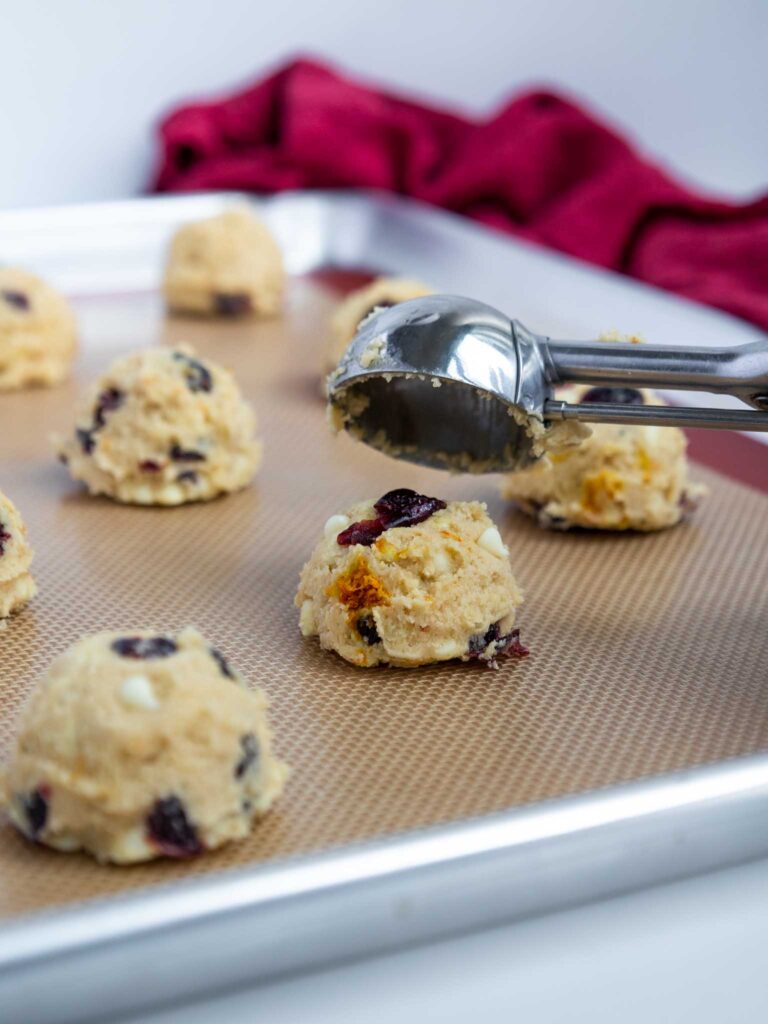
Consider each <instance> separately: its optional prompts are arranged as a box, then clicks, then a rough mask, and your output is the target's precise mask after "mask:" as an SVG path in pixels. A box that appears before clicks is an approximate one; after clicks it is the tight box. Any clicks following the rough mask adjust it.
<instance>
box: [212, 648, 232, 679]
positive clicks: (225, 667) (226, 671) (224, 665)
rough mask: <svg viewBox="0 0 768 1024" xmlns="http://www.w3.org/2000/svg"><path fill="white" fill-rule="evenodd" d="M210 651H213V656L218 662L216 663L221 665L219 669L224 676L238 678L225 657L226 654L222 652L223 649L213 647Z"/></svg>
mask: <svg viewBox="0 0 768 1024" xmlns="http://www.w3.org/2000/svg"><path fill="white" fill-rule="evenodd" d="M210 652H211V657H212V658H213V660H214V661H215V662H216V664H217V665H218V666H219V671H220V672H221V674H222V675H223V676H226V677H227V679H236V678H237V677H236V676H235V673H234V672H233V671H232V669H231V668H230V666H229V662H228V661H227V659H226V658H225V657H224V655H223V654H222V653H221V651H219V650H217V649H216V648H215V647H211V648H210Z"/></svg>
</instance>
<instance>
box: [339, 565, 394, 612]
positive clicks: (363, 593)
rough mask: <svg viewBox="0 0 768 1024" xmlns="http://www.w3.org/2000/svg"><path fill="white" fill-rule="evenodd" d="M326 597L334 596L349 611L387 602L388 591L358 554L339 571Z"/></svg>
mask: <svg viewBox="0 0 768 1024" xmlns="http://www.w3.org/2000/svg"><path fill="white" fill-rule="evenodd" d="M326 593H327V595H328V597H335V598H336V599H337V600H338V601H340V602H341V604H343V605H344V606H345V607H346V608H347V610H348V611H349V612H350V613H354V612H357V611H360V609H361V608H373V607H375V606H376V605H382V604H389V593H388V592H387V590H386V589H385V587H384V586H383V584H382V583H381V581H380V580H378V579H377V578H376V577H375V576H374V575H373V573H372V572H371V567H370V566H369V564H368V561H367V560H366V558H365V556H363V555H358V556H357V557H356V558H355V559H353V561H352V563H351V565H350V566H349V568H348V569H347V570H346V571H345V572H343V573H341V574H340V575H339V576H337V577H336V579H335V580H334V581H333V583H332V584H331V585H330V586H329V587H328V589H327V590H326Z"/></svg>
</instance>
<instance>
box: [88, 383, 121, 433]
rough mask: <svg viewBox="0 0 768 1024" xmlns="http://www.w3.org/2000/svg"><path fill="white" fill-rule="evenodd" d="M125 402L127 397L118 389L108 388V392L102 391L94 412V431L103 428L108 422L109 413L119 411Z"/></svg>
mask: <svg viewBox="0 0 768 1024" xmlns="http://www.w3.org/2000/svg"><path fill="white" fill-rule="evenodd" d="M124 400H125V395H124V394H123V392H122V391H119V390H118V389H117V388H107V389H106V391H102V392H101V394H100V395H99V397H98V398H97V400H96V408H95V409H94V410H93V426H94V430H95V429H98V428H99V427H103V426H104V424H105V423H106V422H107V419H106V416H107V413H108V412H114V410H115V409H119V408H120V406H121V405H122V404H123V402H124Z"/></svg>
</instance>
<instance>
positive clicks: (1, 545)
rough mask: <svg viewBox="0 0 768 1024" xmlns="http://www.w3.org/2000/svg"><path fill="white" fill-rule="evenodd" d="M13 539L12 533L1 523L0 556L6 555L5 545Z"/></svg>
mask: <svg viewBox="0 0 768 1024" xmlns="http://www.w3.org/2000/svg"><path fill="white" fill-rule="evenodd" d="M10 539H11V535H10V533H9V532H8V531H7V530H6V528H5V527H4V526H3V524H2V523H0V556H2V555H4V554H5V545H6V544H7V543H8V541H9V540H10Z"/></svg>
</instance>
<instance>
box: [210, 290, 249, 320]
mask: <svg viewBox="0 0 768 1024" xmlns="http://www.w3.org/2000/svg"><path fill="white" fill-rule="evenodd" d="M213 301H214V305H215V307H216V313H217V314H218V315H219V316H245V315H246V314H247V313H250V312H251V309H252V306H251V297H250V295H247V294H246V293H245V292H216V294H215V295H214V296H213Z"/></svg>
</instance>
